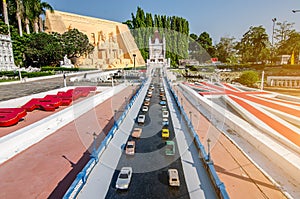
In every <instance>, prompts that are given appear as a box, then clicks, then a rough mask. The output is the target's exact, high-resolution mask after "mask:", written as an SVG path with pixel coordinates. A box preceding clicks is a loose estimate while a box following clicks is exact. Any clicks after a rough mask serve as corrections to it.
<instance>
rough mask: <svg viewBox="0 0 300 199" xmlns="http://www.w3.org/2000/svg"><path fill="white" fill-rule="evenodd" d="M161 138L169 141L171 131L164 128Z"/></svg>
mask: <svg viewBox="0 0 300 199" xmlns="http://www.w3.org/2000/svg"><path fill="white" fill-rule="evenodd" d="M161 137H162V138H166V139H168V138H169V137H170V132H169V129H167V128H163V129H162V130H161Z"/></svg>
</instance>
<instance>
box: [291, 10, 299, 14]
mask: <svg viewBox="0 0 300 199" xmlns="http://www.w3.org/2000/svg"><path fill="white" fill-rule="evenodd" d="M292 12H293V13H296V12H300V10H292Z"/></svg>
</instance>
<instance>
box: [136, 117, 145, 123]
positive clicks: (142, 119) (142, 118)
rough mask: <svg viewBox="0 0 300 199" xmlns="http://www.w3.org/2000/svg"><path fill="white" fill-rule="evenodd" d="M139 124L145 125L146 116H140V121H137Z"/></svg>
mask: <svg viewBox="0 0 300 199" xmlns="http://www.w3.org/2000/svg"><path fill="white" fill-rule="evenodd" d="M137 122H138V123H139V124H144V123H145V115H139V116H138V119H137Z"/></svg>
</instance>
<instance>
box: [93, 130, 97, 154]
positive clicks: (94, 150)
mask: <svg viewBox="0 0 300 199" xmlns="http://www.w3.org/2000/svg"><path fill="white" fill-rule="evenodd" d="M96 139H97V134H96V133H95V132H94V133H93V151H92V157H94V158H96Z"/></svg>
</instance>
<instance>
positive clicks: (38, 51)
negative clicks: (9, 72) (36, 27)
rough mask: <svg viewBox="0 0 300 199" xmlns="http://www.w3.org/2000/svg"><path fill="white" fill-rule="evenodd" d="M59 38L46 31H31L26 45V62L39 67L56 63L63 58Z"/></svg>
mask: <svg viewBox="0 0 300 199" xmlns="http://www.w3.org/2000/svg"><path fill="white" fill-rule="evenodd" d="M61 43H62V42H61V38H60V37H55V36H54V35H52V34H47V33H33V34H30V36H29V42H28V43H27V45H26V50H25V57H26V64H27V65H31V66H35V67H41V66H47V65H52V66H54V65H56V64H58V63H59V61H60V60H62V58H63V52H64V51H63V46H62V45H61Z"/></svg>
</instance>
